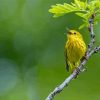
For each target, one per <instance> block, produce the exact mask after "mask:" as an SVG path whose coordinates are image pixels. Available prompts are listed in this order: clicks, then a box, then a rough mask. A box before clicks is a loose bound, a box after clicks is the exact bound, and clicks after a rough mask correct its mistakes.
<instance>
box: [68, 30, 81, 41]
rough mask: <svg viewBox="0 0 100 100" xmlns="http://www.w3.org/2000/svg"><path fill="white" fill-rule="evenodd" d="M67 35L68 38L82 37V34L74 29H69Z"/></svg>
mask: <svg viewBox="0 0 100 100" xmlns="http://www.w3.org/2000/svg"><path fill="white" fill-rule="evenodd" d="M67 36H68V38H80V39H82V35H81V34H80V33H79V32H78V31H76V30H69V31H68V34H67Z"/></svg>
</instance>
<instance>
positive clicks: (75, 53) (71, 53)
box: [67, 42, 85, 63]
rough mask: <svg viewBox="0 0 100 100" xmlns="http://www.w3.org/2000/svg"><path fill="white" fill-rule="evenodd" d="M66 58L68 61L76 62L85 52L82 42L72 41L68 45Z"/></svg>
mask: <svg viewBox="0 0 100 100" xmlns="http://www.w3.org/2000/svg"><path fill="white" fill-rule="evenodd" d="M68 48H69V49H68V51H67V54H68V59H69V61H70V62H72V63H74V62H78V61H79V60H80V59H81V58H82V56H83V55H84V54H85V48H84V46H83V45H82V43H79V42H77V43H73V44H71V45H69V46H68Z"/></svg>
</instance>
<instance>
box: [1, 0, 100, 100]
mask: <svg viewBox="0 0 100 100" xmlns="http://www.w3.org/2000/svg"><path fill="white" fill-rule="evenodd" d="M71 1H72V0H67V2H71ZM58 2H59V3H64V2H66V0H0V100H44V99H45V98H46V96H47V95H48V94H49V92H51V91H52V90H53V89H54V88H55V86H57V85H59V84H60V83H61V82H62V81H63V80H64V79H65V78H66V77H67V76H68V75H69V73H68V72H67V71H66V70H65V61H64V45H65V42H66V34H64V33H66V27H69V28H71V29H73V28H74V29H77V27H78V26H79V25H80V24H81V19H80V17H78V16H76V15H73V14H69V15H65V16H63V17H61V18H57V19H53V18H52V16H51V15H50V14H49V13H48V9H49V7H50V5H52V4H56V3H58ZM73 16H74V18H73ZM99 31H100V28H99V25H98V26H95V33H96V44H97V45H99V44H100V39H99V38H100V34H99ZM81 33H82V35H83V37H84V39H85V41H86V43H87V44H88V42H89V38H88V37H89V34H88V30H87V29H86V28H84V29H82V30H81ZM99 59H100V54H99V53H98V54H96V55H94V56H93V57H92V58H91V59H90V60H89V62H88V64H87V67H88V71H87V72H85V73H83V74H82V75H80V76H79V77H78V79H77V80H73V82H72V83H71V84H70V85H69V87H68V88H66V89H64V91H63V92H62V93H61V94H59V95H57V96H56V98H55V100H66V98H67V99H68V100H80V98H81V100H90V99H91V100H94V99H95V100H99V99H100V95H99V90H100V86H99V84H100V80H99V76H100V72H99V70H100V67H99V66H100V64H99Z"/></svg>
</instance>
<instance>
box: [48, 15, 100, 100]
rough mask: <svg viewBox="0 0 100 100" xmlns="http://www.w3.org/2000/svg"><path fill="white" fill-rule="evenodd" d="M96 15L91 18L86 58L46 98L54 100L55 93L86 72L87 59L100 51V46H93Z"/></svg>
mask: <svg viewBox="0 0 100 100" xmlns="http://www.w3.org/2000/svg"><path fill="white" fill-rule="evenodd" d="M94 17H95V14H93V15H92V17H91V18H90V19H89V32H90V37H91V40H90V43H89V45H88V50H87V53H86V56H85V58H84V59H83V60H82V61H81V63H80V65H79V66H78V67H77V68H76V69H75V70H74V72H73V73H72V74H71V75H70V76H69V77H68V78H66V79H65V81H64V82H63V83H61V84H60V85H59V86H58V87H56V88H55V89H54V91H53V92H51V93H50V94H49V95H48V97H47V98H46V100H53V98H54V97H55V95H57V94H58V93H60V92H61V91H62V90H63V89H64V87H66V86H68V85H69V83H70V82H71V80H73V79H74V78H76V77H77V75H79V74H80V73H81V72H84V71H85V67H84V66H85V64H86V63H87V61H88V60H89V58H90V57H91V56H92V55H93V54H95V53H97V52H99V51H100V46H97V47H94V48H93V45H94V42H95V34H94V31H93V22H94ZM92 48H93V49H92Z"/></svg>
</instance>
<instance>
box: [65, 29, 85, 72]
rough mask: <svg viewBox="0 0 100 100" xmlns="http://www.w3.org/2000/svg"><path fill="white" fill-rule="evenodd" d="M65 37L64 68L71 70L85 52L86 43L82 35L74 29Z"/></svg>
mask: <svg viewBox="0 0 100 100" xmlns="http://www.w3.org/2000/svg"><path fill="white" fill-rule="evenodd" d="M67 38H68V40H67V42H66V45H65V58H66V69H67V71H69V70H70V71H71V72H73V71H74V69H75V68H76V67H77V66H78V65H79V63H80V60H81V59H82V57H83V56H84V55H85V53H86V44H85V42H84V40H83V37H82V35H81V34H80V33H79V32H78V31H76V30H70V31H69V32H68V34H67Z"/></svg>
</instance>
